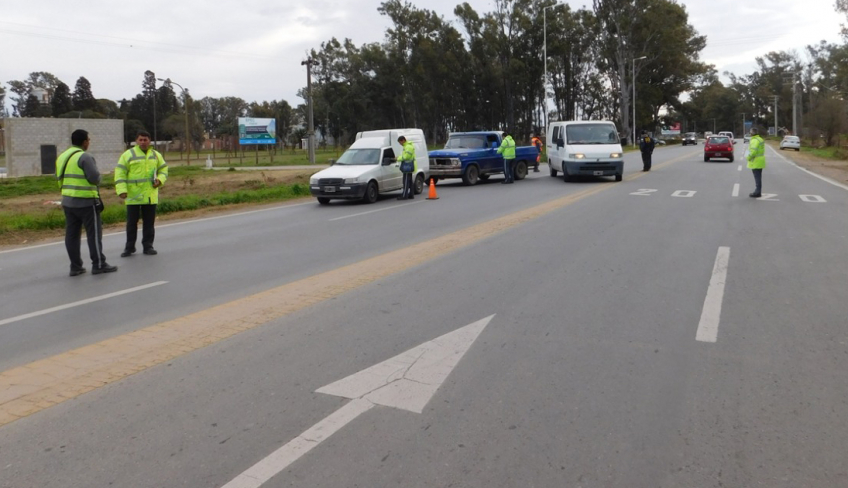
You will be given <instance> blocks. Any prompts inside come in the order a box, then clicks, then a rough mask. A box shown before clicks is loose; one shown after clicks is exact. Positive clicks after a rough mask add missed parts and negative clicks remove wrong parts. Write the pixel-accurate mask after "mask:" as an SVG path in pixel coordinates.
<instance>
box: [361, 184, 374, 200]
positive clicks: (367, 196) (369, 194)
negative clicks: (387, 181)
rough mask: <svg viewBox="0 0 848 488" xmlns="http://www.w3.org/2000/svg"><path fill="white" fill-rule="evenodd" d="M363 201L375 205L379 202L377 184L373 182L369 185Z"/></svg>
mask: <svg viewBox="0 0 848 488" xmlns="http://www.w3.org/2000/svg"><path fill="white" fill-rule="evenodd" d="M362 201H363V202H365V203H374V202H376V201H377V183H374V182H373V181H372V182H370V183H368V186H367V187H366V188H365V195H363V196H362Z"/></svg>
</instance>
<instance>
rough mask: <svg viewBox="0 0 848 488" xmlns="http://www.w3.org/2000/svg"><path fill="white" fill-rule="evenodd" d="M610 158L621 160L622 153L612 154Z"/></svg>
mask: <svg viewBox="0 0 848 488" xmlns="http://www.w3.org/2000/svg"><path fill="white" fill-rule="evenodd" d="M610 157H611V158H620V157H621V153H610Z"/></svg>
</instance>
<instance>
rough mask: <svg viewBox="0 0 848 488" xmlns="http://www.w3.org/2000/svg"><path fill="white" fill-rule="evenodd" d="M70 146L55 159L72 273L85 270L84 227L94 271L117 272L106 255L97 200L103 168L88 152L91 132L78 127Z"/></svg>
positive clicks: (94, 272) (81, 272)
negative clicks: (81, 254) (83, 253)
mask: <svg viewBox="0 0 848 488" xmlns="http://www.w3.org/2000/svg"><path fill="white" fill-rule="evenodd" d="M71 144H73V145H72V146H71V147H69V148H68V149H67V150H66V151H65V152H63V153H62V154H60V155H59V157H58V158H56V179H58V180H59V188H61V189H62V210H64V211H65V249H67V251H68V257H69V258H71V276H79V275H81V274H83V273H85V268H84V267H83V262H82V258H81V257H80V237H81V235H82V228H83V227H85V236H86V239H87V240H88V252H89V254H90V256H91V274H100V273H111V272H113V271H118V267H117V266H110V265H109V263H107V262H106V256H104V255H103V221H102V220H100V211H101V210H102V207H100V208H98V207H97V203H98V201H99V200H100V192H99V190H98V189H97V185H98V184H100V171H98V169H97V162H96V161H94V158H93V157H92V156H91V155H90V154H88V153H86V151H87V150H88V146H89V144H91V139H89V137H88V132H86V131H84V130H82V129H79V130H75V131H74V132H73V134H71Z"/></svg>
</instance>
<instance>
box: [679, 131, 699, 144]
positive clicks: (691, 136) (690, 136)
mask: <svg viewBox="0 0 848 488" xmlns="http://www.w3.org/2000/svg"><path fill="white" fill-rule="evenodd" d="M681 144H682V145H684V146H686V145H689V144H692V145H693V146H697V145H698V134H695V133H694V132H687V133H686V135H684V136H683V142H682V143H681Z"/></svg>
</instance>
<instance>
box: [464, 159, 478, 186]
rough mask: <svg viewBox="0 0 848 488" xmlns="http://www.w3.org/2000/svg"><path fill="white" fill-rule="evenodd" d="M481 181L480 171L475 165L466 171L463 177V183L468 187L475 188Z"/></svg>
mask: <svg viewBox="0 0 848 488" xmlns="http://www.w3.org/2000/svg"><path fill="white" fill-rule="evenodd" d="M479 180H480V169H478V168H477V166H475V165H473V164H472V165H471V166H469V167H468V168H466V169H465V173H463V175H462V182H463V183H465V184H466V186H474V185H476V184H477V182H478V181H479Z"/></svg>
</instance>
